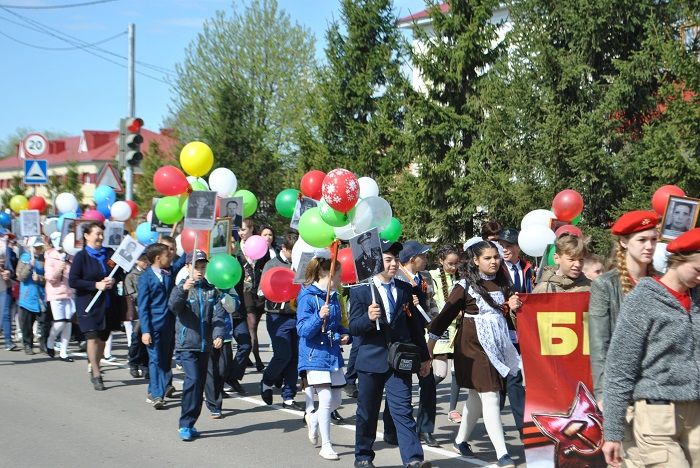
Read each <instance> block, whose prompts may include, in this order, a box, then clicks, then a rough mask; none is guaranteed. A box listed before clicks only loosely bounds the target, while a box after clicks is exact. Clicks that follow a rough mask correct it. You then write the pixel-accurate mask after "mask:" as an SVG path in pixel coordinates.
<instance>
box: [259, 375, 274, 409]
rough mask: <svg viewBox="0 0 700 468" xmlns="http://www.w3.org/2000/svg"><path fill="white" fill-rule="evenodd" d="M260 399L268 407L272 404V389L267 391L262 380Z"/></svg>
mask: <svg viewBox="0 0 700 468" xmlns="http://www.w3.org/2000/svg"><path fill="white" fill-rule="evenodd" d="M260 398H262V401H264V402H265V404H266V405H271V404H272V389H271V388H268V389H265V386H264V385H263V383H262V380H261V381H260Z"/></svg>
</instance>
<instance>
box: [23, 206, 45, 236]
mask: <svg viewBox="0 0 700 468" xmlns="http://www.w3.org/2000/svg"><path fill="white" fill-rule="evenodd" d="M39 218H40V215H39V210H22V211H20V212H19V226H20V231H21V232H20V236H22V237H30V236H38V235H40V234H41V225H40V219H39Z"/></svg>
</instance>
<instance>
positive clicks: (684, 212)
mask: <svg viewBox="0 0 700 468" xmlns="http://www.w3.org/2000/svg"><path fill="white" fill-rule="evenodd" d="M699 204H700V200H699V199H697V198H688V197H673V196H672V197H669V199H668V205H666V212H665V213H664V220H663V223H662V229H661V237H662V238H663V239H665V240H672V239H675V238H676V237H678V236H680V235H681V234H683V233H684V232H686V231H689V230H690V229H692V228H694V227H695V224H696V222H697V219H698V205H699Z"/></svg>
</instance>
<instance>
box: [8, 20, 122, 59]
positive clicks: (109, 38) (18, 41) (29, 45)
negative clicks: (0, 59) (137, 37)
mask: <svg viewBox="0 0 700 468" xmlns="http://www.w3.org/2000/svg"><path fill="white" fill-rule="evenodd" d="M0 19H4V18H2V17H0ZM0 35H2V36H5V37H6V38H8V39H10V40H11V41H14V42H16V43H18V44H22V45H23V46H27V47H32V48H34V49H40V50H51V51H67V50H77V49H81V48H82V47H80V46H75V47H46V46H40V45H36V44H30V43H29V42H24V41H21V40H19V39H17V38H16V37H12V36H10V35H9V34H5V33H4V32H2V31H0ZM124 35H126V31H124V32H120V33H119V34H115V35H114V36H110V37H108V38H106V39H102V40H101V41H97V42H93V43H91V44H89V46H95V45H99V44H104V43H105V42H109V41H112V40H114V39H116V38H118V37H120V36H124Z"/></svg>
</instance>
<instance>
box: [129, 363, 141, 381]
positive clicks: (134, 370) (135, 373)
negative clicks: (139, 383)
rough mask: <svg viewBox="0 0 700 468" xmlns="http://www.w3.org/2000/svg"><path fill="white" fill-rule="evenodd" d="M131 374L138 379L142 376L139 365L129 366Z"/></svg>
mask: <svg viewBox="0 0 700 468" xmlns="http://www.w3.org/2000/svg"><path fill="white" fill-rule="evenodd" d="M129 374H131V376H132V377H133V378H135V379H138V378H139V377H141V372H140V371H139V368H138V366H132V367H130V368H129Z"/></svg>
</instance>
